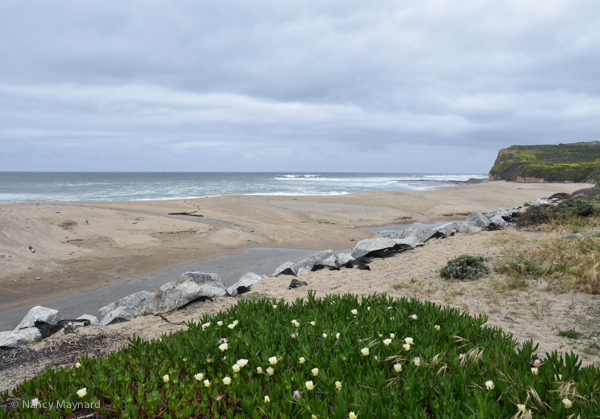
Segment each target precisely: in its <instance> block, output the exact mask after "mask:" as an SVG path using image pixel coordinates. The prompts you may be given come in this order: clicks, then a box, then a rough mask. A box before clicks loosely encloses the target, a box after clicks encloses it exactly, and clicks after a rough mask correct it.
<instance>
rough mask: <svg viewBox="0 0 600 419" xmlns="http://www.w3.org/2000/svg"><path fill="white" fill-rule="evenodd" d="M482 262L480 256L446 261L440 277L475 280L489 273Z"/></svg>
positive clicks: (463, 256) (467, 256) (462, 256)
mask: <svg viewBox="0 0 600 419" xmlns="http://www.w3.org/2000/svg"><path fill="white" fill-rule="evenodd" d="M483 261H484V259H483V258H482V257H481V256H477V257H476V256H471V255H461V256H459V257H457V258H456V259H452V260H450V261H448V263H447V264H446V266H444V267H443V268H442V269H441V270H440V275H441V277H442V278H447V279H476V278H479V277H482V276H483V275H485V274H488V273H490V270H489V268H488V267H487V266H485V264H484V263H483Z"/></svg>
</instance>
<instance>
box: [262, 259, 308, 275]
mask: <svg viewBox="0 0 600 419" xmlns="http://www.w3.org/2000/svg"><path fill="white" fill-rule="evenodd" d="M308 272H310V271H308ZM297 273H298V268H297V267H296V264H295V263H294V262H285V263H283V264H281V265H279V266H278V267H277V269H275V272H273V275H271V277H276V276H279V275H294V276H296V275H297Z"/></svg>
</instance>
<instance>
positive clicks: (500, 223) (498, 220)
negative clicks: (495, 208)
mask: <svg viewBox="0 0 600 419" xmlns="http://www.w3.org/2000/svg"><path fill="white" fill-rule="evenodd" d="M506 214H507V215H508V213H506ZM490 224H494V226H495V227H496V228H504V227H506V226H507V225H508V223H507V222H506V221H505V220H504V218H502V215H500V214H496V215H494V216H493V217H492V218H491V219H490Z"/></svg>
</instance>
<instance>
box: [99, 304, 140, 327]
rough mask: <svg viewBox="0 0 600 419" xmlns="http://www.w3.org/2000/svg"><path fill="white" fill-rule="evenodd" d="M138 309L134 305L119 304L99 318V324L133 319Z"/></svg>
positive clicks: (106, 324) (105, 324)
mask: <svg viewBox="0 0 600 419" xmlns="http://www.w3.org/2000/svg"><path fill="white" fill-rule="evenodd" d="M138 313H139V311H138V309H137V308H136V307H129V306H120V307H118V308H116V309H115V310H113V311H111V312H110V313H108V314H107V315H106V316H104V317H103V318H102V320H100V324H99V326H108V325H109V324H115V323H121V322H124V321H128V320H131V319H134V318H135V317H136V316H137V315H138Z"/></svg>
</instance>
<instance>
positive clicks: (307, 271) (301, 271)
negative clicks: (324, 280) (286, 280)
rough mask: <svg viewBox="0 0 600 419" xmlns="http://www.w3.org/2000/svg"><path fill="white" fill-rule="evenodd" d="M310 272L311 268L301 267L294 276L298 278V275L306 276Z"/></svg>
mask: <svg viewBox="0 0 600 419" xmlns="http://www.w3.org/2000/svg"><path fill="white" fill-rule="evenodd" d="M311 271H312V267H310V266H303V267H301V268H300V269H298V272H297V273H296V275H298V276H300V275H304V274H307V273H309V272H311Z"/></svg>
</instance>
